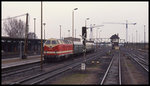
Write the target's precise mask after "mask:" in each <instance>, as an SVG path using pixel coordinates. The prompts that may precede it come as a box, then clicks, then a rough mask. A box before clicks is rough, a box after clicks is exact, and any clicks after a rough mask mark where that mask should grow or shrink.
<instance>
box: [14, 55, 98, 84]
mask: <svg viewBox="0 0 150 86" xmlns="http://www.w3.org/2000/svg"><path fill="white" fill-rule="evenodd" d="M99 55H100V54H98V55H95V56H92V57H91V58H87V61H89V60H92V59H93V58H98V56H99ZM82 62H83V60H80V61H76V62H73V63H70V64H67V65H65V66H63V67H59V68H57V69H55V70H51V71H48V72H44V73H41V74H38V75H35V76H32V77H27V78H25V79H23V80H20V81H17V82H15V83H12V84H31V85H32V84H39V83H41V82H42V81H45V80H47V79H50V78H52V77H54V76H56V75H59V74H61V73H63V72H65V71H68V70H72V69H73V68H74V67H76V66H79V65H80V64H81V63H82Z"/></svg>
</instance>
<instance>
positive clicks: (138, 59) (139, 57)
mask: <svg viewBox="0 0 150 86" xmlns="http://www.w3.org/2000/svg"><path fill="white" fill-rule="evenodd" d="M123 51H124V53H125V54H126V55H127V56H128V57H129V58H130V59H132V60H133V61H135V62H136V63H137V64H138V65H139V66H140V67H142V68H143V69H144V70H145V71H146V72H149V69H148V68H149V63H148V61H147V60H146V58H145V57H144V56H142V55H140V54H139V53H136V54H135V52H132V51H127V50H125V49H123Z"/></svg>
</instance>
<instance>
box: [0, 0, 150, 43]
mask: <svg viewBox="0 0 150 86" xmlns="http://www.w3.org/2000/svg"><path fill="white" fill-rule="evenodd" d="M74 8H78V10H75V11H74V29H76V37H78V38H80V36H79V35H81V33H82V32H81V31H82V26H84V25H85V19H86V18H90V19H89V20H87V26H90V24H96V25H102V24H103V22H114V23H126V20H128V23H137V24H136V25H129V26H128V36H129V37H128V40H129V41H132V34H133V41H136V40H135V39H136V37H135V36H136V30H137V31H138V41H139V40H140V41H143V39H144V35H143V34H144V25H146V28H145V29H146V41H148V34H149V29H148V28H149V24H148V21H149V20H148V19H149V16H148V2H141V1H140V2H100V1H99V2H73V1H71V2H54V1H53V2H50V1H49V2H48V1H47V2H46V1H45V2H43V22H45V23H46V26H45V30H46V38H59V37H60V35H59V31H60V27H59V25H61V26H62V36H63V37H67V36H69V33H68V30H70V36H72V10H73V9H74ZM1 9H2V16H1V17H2V19H4V18H7V17H13V16H17V15H21V14H25V13H29V32H34V20H33V18H36V34H37V36H38V38H41V2H17V1H16V2H6V1H5V2H2V8H1ZM19 18H21V19H22V20H23V21H25V16H22V17H19ZM103 25H104V26H103V27H99V28H100V29H99V30H98V31H97V32H98V37H99V31H100V30H101V32H100V37H101V38H110V37H111V36H112V35H114V34H116V33H119V37H120V38H121V39H125V37H126V26H125V25H122V24H103ZM96 29H97V28H95V29H93V37H94V38H95V37H96ZM2 31H3V30H2ZM87 36H88V38H89V30H88V35H87Z"/></svg>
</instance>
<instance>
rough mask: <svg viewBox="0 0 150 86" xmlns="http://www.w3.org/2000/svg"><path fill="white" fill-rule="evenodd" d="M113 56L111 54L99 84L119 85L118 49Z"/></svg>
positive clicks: (119, 65)
mask: <svg viewBox="0 0 150 86" xmlns="http://www.w3.org/2000/svg"><path fill="white" fill-rule="evenodd" d="M115 53H117V54H115V56H113V58H112V60H111V62H110V64H109V66H108V68H107V70H106V72H105V74H104V76H103V78H102V80H101V82H100V84H101V85H103V84H104V85H109V84H116V85H121V82H122V80H121V64H120V51H119V52H115Z"/></svg>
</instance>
